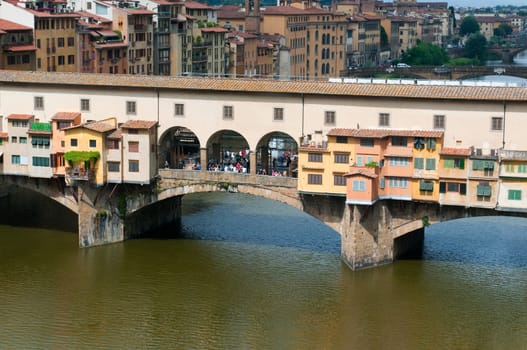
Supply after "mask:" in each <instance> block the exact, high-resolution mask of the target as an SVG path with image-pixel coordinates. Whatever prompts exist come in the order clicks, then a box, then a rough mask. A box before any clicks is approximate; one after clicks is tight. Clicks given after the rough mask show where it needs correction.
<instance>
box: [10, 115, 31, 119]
mask: <svg viewBox="0 0 527 350" xmlns="http://www.w3.org/2000/svg"><path fill="white" fill-rule="evenodd" d="M31 118H33V114H10V115H8V116H7V119H11V120H29V119H31Z"/></svg>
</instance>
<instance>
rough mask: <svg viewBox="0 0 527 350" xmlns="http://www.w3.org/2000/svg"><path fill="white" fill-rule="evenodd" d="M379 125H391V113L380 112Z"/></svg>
mask: <svg viewBox="0 0 527 350" xmlns="http://www.w3.org/2000/svg"><path fill="white" fill-rule="evenodd" d="M379 126H390V114H388V113H379Z"/></svg>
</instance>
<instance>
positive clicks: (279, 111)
mask: <svg viewBox="0 0 527 350" xmlns="http://www.w3.org/2000/svg"><path fill="white" fill-rule="evenodd" d="M273 120H274V121H282V120H284V109H283V108H275V109H274V117H273Z"/></svg>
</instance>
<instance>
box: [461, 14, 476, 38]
mask: <svg viewBox="0 0 527 350" xmlns="http://www.w3.org/2000/svg"><path fill="white" fill-rule="evenodd" d="M479 30H480V28H479V24H478V21H476V17H474V16H467V17H465V18H463V20H462V21H461V24H460V25H459V35H461V36H465V35H470V34H474V33H477V32H479Z"/></svg>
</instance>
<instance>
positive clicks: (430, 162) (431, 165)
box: [426, 158, 436, 170]
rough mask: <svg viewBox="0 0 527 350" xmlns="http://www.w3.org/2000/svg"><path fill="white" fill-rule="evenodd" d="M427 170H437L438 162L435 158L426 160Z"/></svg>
mask: <svg viewBox="0 0 527 350" xmlns="http://www.w3.org/2000/svg"><path fill="white" fill-rule="evenodd" d="M426 170H436V160H435V159H434V158H427V159H426Z"/></svg>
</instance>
